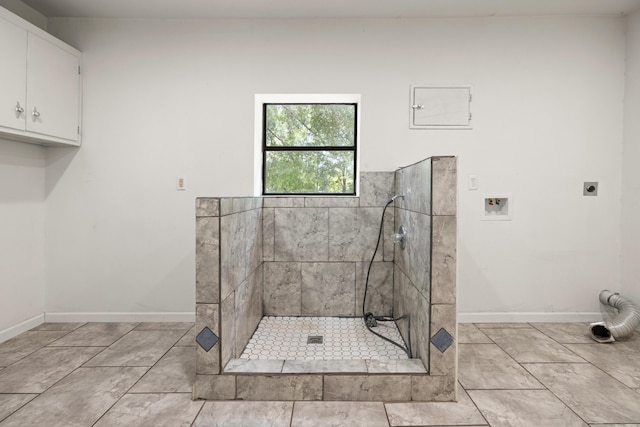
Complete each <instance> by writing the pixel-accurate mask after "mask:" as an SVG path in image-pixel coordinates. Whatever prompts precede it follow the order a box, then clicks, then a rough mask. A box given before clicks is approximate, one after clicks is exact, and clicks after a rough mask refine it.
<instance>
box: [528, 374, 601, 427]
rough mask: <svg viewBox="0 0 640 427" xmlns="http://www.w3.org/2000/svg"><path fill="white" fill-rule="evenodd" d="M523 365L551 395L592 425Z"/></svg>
mask: <svg viewBox="0 0 640 427" xmlns="http://www.w3.org/2000/svg"><path fill="white" fill-rule="evenodd" d="M521 366H522V368H523V369H525V370H526V371H527V372H528V373H529V375H531V376H533V377H534V378H535V379H536V380H537V381H538V382H539V383H540V384H542V386H543V387H544V389H545V390H546V391H548V392H549V393H551V395H552V396H554V397H555V398H556V399H558V401H559V402H562V404H563V405H564V406H565V407H566V408H567V409H568V410H570V411H571V412H573V413H574V414H575V416H576V417H578V418H579V419H581V420H582V421H583V422H584V423H585V424H587V425H590V424H589V423H588V422H587V420H585V419H584V418H582V417H581V416H580V415H578V413H577V412H576V411H574V410H573V408H572V407H571V406H570V405H569V404H568V403H567V402H565V401H564V400H562V399H561V398H560V396H558V395H557V394H556V393H554V392H553V390H551V389H550V388H549V387H547V385H546V384H545V383H543V382H542V380H541V379H539V378H538V377H536V376H535V375H534V374H533V373H532V372H531V371H529V370H528V369H527V367H526V366H524V364H521Z"/></svg>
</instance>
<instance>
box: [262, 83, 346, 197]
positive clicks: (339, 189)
mask: <svg viewBox="0 0 640 427" xmlns="http://www.w3.org/2000/svg"><path fill="white" fill-rule="evenodd" d="M309 98H313V97H312V96H310V97H309ZM256 107H257V106H256ZM261 109H262V111H261V116H262V120H261V135H260V136H261V157H262V165H261V172H262V173H261V176H262V182H261V193H262V194H263V195H285V194H286V195H348V196H355V195H356V188H357V181H356V176H357V164H358V162H357V160H358V159H357V141H358V103H357V102H338V101H336V102H313V101H306V102H305V98H304V97H303V96H301V95H300V96H299V98H298V99H296V100H295V102H281V101H276V102H262V103H261Z"/></svg>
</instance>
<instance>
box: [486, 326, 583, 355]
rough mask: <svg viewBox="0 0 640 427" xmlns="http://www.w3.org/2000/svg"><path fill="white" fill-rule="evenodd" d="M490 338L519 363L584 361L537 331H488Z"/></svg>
mask: <svg viewBox="0 0 640 427" xmlns="http://www.w3.org/2000/svg"><path fill="white" fill-rule="evenodd" d="M484 332H485V334H487V336H488V337H489V338H491V339H492V340H493V341H494V342H495V343H496V344H498V345H499V346H500V347H501V348H502V349H503V350H504V351H506V352H507V353H509V355H510V356H511V357H513V358H514V359H515V360H516V361H517V362H518V363H548V362H572V363H579V362H584V360H583V359H582V358H581V357H579V356H577V355H576V354H574V353H572V352H571V351H570V350H568V349H567V348H566V347H564V346H563V345H562V344H558V343H557V342H555V341H554V340H552V339H551V338H549V337H547V336H546V335H545V334H543V333H542V332H540V331H538V330H536V329H533V328H532V329H490V330H489V329H487V330H485V331H484Z"/></svg>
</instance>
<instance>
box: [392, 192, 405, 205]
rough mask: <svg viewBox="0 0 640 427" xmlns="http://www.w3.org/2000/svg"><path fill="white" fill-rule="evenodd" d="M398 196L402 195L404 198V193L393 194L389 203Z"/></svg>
mask: <svg viewBox="0 0 640 427" xmlns="http://www.w3.org/2000/svg"><path fill="white" fill-rule="evenodd" d="M398 197H402V198H403V199H404V193H401V194H396V195H395V196H393V197H392V198H391V200H389V203H391V202H393V201H395V200H396V199H397V198H398Z"/></svg>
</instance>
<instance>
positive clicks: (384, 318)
mask: <svg viewBox="0 0 640 427" xmlns="http://www.w3.org/2000/svg"><path fill="white" fill-rule="evenodd" d="M393 202H394V199H391V200H389V201H388V202H387V204H386V205H384V209H382V218H381V219H380V230H379V231H378V240H377V242H376V248H375V249H374V250H373V256H372V257H371V261H370V262H369V268H368V269H367V278H366V280H365V282H364V296H363V298H362V319H363V321H364V325H365V326H366V327H367V329H368V330H369V332H371V333H372V334H374V335H377V336H379V337H380V338H382V339H383V340H385V341H388V342H390V343H391V344H393V345H395V346H396V347H399V348H401V349H402V350H403V351H404V352H405V353H407V356H409V359H411V319H410V318H409V317H408V316H407V315H404V316H400V317H397V318H394V317H387V316H374V315H373V313H371V312H367V311H366V308H365V307H366V302H367V290H368V289H369V275H370V274H371V266H372V265H373V260H374V259H375V257H376V254H377V253H378V248H379V247H380V240H381V239H382V231H383V229H384V214H385V213H386V212H387V208H388V207H389V205H390V204H391V203H393ZM372 318H373V319H375V320H376V321H378V322H395V321H396V320H401V319H405V318H406V319H407V341H408V344H407V346H406V347H405V346H403V345H402V344H399V343H397V342H395V341H393V340H392V339H389V338H387V337H385V336H383V335H381V334H379V333H377V332H376V331H374V330H373V329H371V326H369V320H370V319H372Z"/></svg>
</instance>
